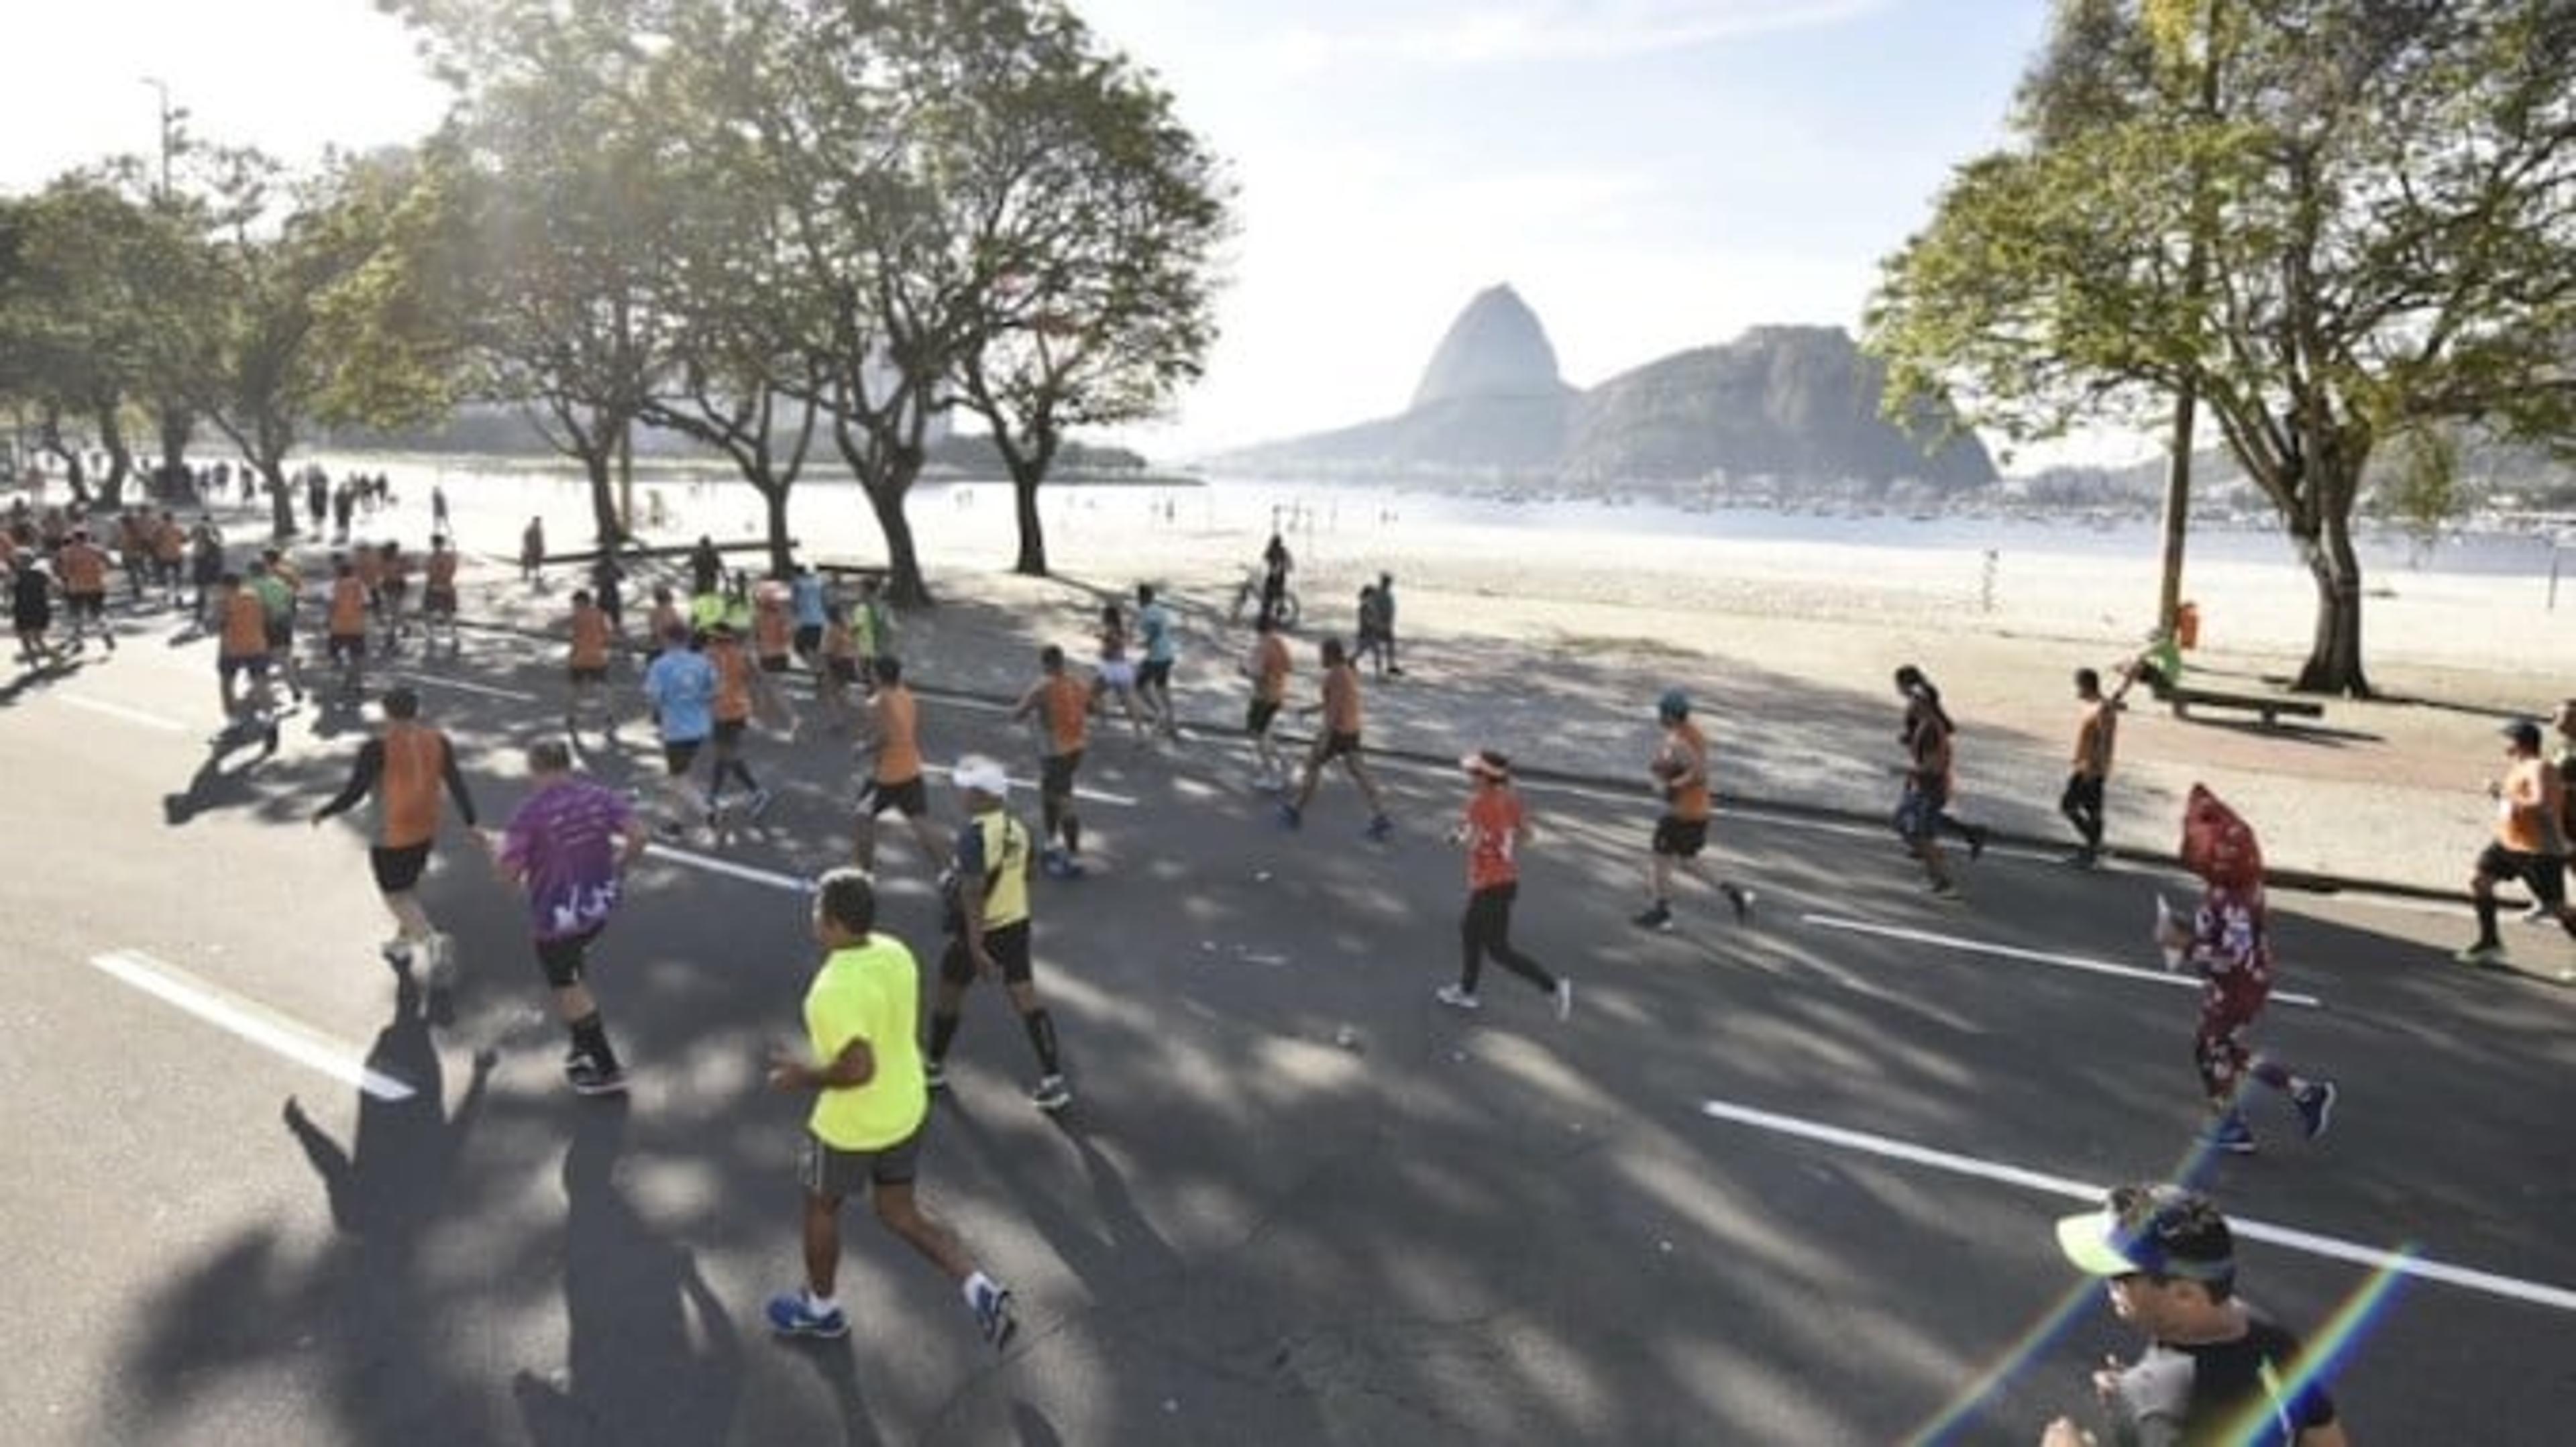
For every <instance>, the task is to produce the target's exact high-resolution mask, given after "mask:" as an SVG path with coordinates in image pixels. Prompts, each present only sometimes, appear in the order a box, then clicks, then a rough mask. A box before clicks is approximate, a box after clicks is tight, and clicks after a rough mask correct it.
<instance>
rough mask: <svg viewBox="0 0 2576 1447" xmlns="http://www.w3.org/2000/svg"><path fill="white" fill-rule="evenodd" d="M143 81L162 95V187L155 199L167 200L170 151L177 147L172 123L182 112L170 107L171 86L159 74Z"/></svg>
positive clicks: (168, 193) (168, 197)
mask: <svg viewBox="0 0 2576 1447" xmlns="http://www.w3.org/2000/svg"><path fill="white" fill-rule="evenodd" d="M143 83H144V84H145V85H148V86H150V87H152V89H153V90H154V91H155V92H156V93H158V94H159V95H160V97H161V189H160V190H159V191H157V192H155V193H154V195H153V199H154V200H156V201H163V202H167V201H168V200H169V199H170V153H171V151H173V150H174V149H176V147H175V146H174V144H173V141H174V133H173V131H172V123H173V122H175V121H176V120H177V119H178V118H179V116H180V115H181V114H182V112H179V111H174V110H172V109H170V86H169V83H168V82H166V81H164V80H162V79H160V78H159V77H158V76H150V75H147V76H145V77H143Z"/></svg>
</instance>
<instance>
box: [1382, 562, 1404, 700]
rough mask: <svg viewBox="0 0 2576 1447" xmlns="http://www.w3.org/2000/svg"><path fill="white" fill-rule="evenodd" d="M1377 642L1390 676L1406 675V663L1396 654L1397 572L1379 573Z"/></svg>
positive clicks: (1400, 676) (1399, 676)
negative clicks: (1399, 659) (1397, 657)
mask: <svg viewBox="0 0 2576 1447" xmlns="http://www.w3.org/2000/svg"><path fill="white" fill-rule="evenodd" d="M1377 644H1378V649H1379V651H1380V652H1381V653H1382V654H1383V655H1384V657H1385V659H1386V672H1387V676H1388V677H1390V678H1402V677H1404V665H1403V664H1402V663H1401V662H1399V661H1397V659H1396V656H1395V574H1393V573H1380V574H1378V575H1377Z"/></svg>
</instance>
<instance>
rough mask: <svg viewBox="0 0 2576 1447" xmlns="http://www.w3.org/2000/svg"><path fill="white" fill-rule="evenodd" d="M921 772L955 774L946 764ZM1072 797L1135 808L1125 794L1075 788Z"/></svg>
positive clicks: (1028, 783) (1031, 783)
mask: <svg viewBox="0 0 2576 1447" xmlns="http://www.w3.org/2000/svg"><path fill="white" fill-rule="evenodd" d="M921 771H922V772H923V773H925V774H937V775H939V776H940V777H941V778H946V777H947V776H948V775H949V774H951V773H953V772H955V770H953V769H951V768H950V767H949V766H948V765H946V764H924V765H922V766H921ZM1037 786H1038V782H1037V780H1035V779H1023V778H1018V777H1016V776H1014V777H1013V778H1012V779H1011V787H1012V788H1014V789H1034V788H1036V787H1037ZM1073 797H1075V798H1077V799H1088V800H1090V801H1091V802H1092V803H1095V804H1107V805H1108V806H1110V807H1111V808H1113V809H1133V808H1135V807H1136V801H1135V800H1134V799H1132V798H1130V797H1128V796H1127V795H1125V794H1108V793H1103V792H1101V791H1100V790H1097V789H1084V788H1076V789H1075V790H1074V791H1073Z"/></svg>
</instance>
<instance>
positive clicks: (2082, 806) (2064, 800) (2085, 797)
mask: <svg viewBox="0 0 2576 1447" xmlns="http://www.w3.org/2000/svg"><path fill="white" fill-rule="evenodd" d="M2057 812H2059V813H2061V814H2063V815H2065V816H2066V822H2068V823H2069V824H2072V825H2074V826H2075V832H2076V833H2078V834H2080V835H2082V836H2084V847H2085V848H2087V849H2099V848H2101V847H2102V780H2100V779H2099V778H2088V777H2086V776H2085V775H2083V774H2069V775H2067V776H2066V792H2065V793H2063V794H2061V795H2059V796H2058V798H2057Z"/></svg>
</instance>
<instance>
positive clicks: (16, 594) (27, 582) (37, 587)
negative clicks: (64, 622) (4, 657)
mask: <svg viewBox="0 0 2576 1447" xmlns="http://www.w3.org/2000/svg"><path fill="white" fill-rule="evenodd" d="M10 561H11V565H12V567H13V568H14V569H15V571H14V572H13V573H12V574H11V575H10V579H9V622H10V626H11V627H12V628H14V629H16V630H17V634H18V662H19V663H20V664H22V665H24V666H26V667H29V668H35V667H39V666H46V665H52V664H56V663H60V662H62V661H63V655H62V653H61V651H60V650H58V649H56V648H55V647H54V645H53V644H52V643H51V642H50V641H49V640H48V639H47V638H46V636H45V635H46V634H48V633H49V632H51V631H52V630H53V626H54V580H53V579H52V578H50V577H48V576H46V574H45V561H44V559H42V558H40V557H37V556H36V555H35V554H34V553H33V552H22V553H19V554H17V555H16V556H15V557H14V558H12V559H11V560H10Z"/></svg>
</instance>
